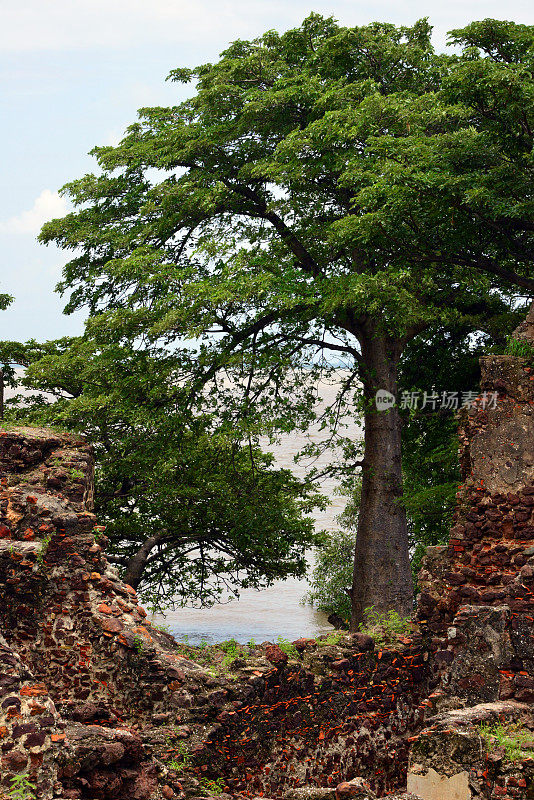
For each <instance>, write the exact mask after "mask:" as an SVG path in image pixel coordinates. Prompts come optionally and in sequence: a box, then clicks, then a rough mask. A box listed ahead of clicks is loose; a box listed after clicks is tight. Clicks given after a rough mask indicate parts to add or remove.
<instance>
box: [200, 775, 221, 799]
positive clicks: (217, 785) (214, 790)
mask: <svg viewBox="0 0 534 800" xmlns="http://www.w3.org/2000/svg"><path fill="white" fill-rule="evenodd" d="M200 785H201V787H202V788H203V789H205V790H206V791H207V792H209V793H210V794H214V795H218V794H222V793H223V792H224V787H225V780H224V778H217V779H216V780H211V779H210V778H201V780H200Z"/></svg>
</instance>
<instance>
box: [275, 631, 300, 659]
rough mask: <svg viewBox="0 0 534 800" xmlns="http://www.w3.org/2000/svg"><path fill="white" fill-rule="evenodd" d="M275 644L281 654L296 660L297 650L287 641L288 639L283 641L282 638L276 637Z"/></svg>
mask: <svg viewBox="0 0 534 800" xmlns="http://www.w3.org/2000/svg"><path fill="white" fill-rule="evenodd" d="M276 644H277V645H278V647H279V648H280V650H281V651H282V652H283V653H285V654H286V655H288V656H289V658H298V650H297V648H296V647H295V645H294V644H293V643H292V642H290V641H289V639H284V637H283V636H278V637H277V639H276Z"/></svg>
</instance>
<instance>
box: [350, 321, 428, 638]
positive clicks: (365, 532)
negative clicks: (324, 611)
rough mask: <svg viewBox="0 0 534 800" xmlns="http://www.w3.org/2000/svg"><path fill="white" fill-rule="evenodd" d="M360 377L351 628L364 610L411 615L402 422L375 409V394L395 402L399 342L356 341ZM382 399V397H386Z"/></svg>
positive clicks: (387, 410)
mask: <svg viewBox="0 0 534 800" xmlns="http://www.w3.org/2000/svg"><path fill="white" fill-rule="evenodd" d="M360 344H361V350H362V357H363V360H364V362H365V365H366V371H367V374H366V376H365V378H364V400H365V411H364V422H365V433H364V444H365V450H364V459H363V467H362V492H361V503H360V510H359V517H358V528H357V534H356V548H355V554H354V576H353V585H352V618H351V630H357V628H358V625H359V624H360V622H362V621H363V620H364V617H365V609H366V608H369V607H372V608H373V610H374V611H378V612H387V611H390V610H394V611H397V612H398V613H399V614H401V615H403V616H407V615H409V614H411V612H412V607H413V585H412V575H411V569H410V558H409V549H408V527H407V522H406V512H405V509H404V506H403V504H402V461H401V430H402V420H401V417H400V415H399V411H398V406H397V405H390V406H387V404H386V407H383V410H379V407H378V408H377V404H376V392H377V391H378V390H385V391H386V392H389V393H390V394H391V395H393V396H394V397H395V398H396V399H398V398H397V388H398V387H397V370H398V363H399V359H400V354H401V345H400V343H398V342H396V341H394V340H390V339H387V338H385V337H383V336H380V335H375V336H373V335H369V336H365V337H361V338H360ZM386 397H387V396H386Z"/></svg>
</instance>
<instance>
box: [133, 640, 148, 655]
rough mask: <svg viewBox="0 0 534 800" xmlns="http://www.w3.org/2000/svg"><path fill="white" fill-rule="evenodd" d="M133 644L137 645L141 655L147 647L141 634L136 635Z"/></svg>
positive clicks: (136, 647)
mask: <svg viewBox="0 0 534 800" xmlns="http://www.w3.org/2000/svg"><path fill="white" fill-rule="evenodd" d="M133 646H134V647H135V649H136V651H137V653H138V655H141V653H142V652H143V651H144V649H145V643H144V641H143V639H142V638H141V637H140V636H134V640H133Z"/></svg>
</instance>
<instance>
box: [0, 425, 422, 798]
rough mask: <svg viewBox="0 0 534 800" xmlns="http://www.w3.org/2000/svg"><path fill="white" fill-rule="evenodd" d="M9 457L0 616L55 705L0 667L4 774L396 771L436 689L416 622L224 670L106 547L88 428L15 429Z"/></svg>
mask: <svg viewBox="0 0 534 800" xmlns="http://www.w3.org/2000/svg"><path fill="white" fill-rule="evenodd" d="M0 468H1V474H0V480H1V492H0V537H1V538H0V630H1V631H2V633H3V636H4V637H5V647H6V652H9V654H10V657H11V654H13V657H14V658H16V659H17V665H18V667H17V668H18V669H23V670H24V674H25V675H26V676H27V678H26V679H25V681H26V682H25V683H24V684H21V686H22V689H21V690H20V691H23V692H26V691H27V692H30V691H31V692H32V693H33V695H31V696H32V697H33V699H32V700H31V703H35V702H37V700H38V699H39V698H41V701H40V707H41V706H42V707H43V708H44V709H46V710H47V714H45V712H44V711H43V712H42V713H43V720H41V721H40V722H39V725H40V728H39V730H35V729H34V725H36V724H37V722H38V721H39V720H37V719H36V721H35V722H32V727H31V728H27V729H26V728H21V727H20V726H21V725H23V724H26V717H27V716H28V714H30V715H31V714H32V713H34V715H35V716H36V718H37V717H38V716H39V715H38V714H37V712H32V711H28V710H27V704H26V705H24V704H22V705H21V704H20V703H19V700H20V697H19V694H20V693H19V689H18V684H17V685H15V683H13V682H12V681H11V682H10V680H9V679H7V678H6V679H4V678H2V679H0V686H2V694H3V697H4V699H3V703H2V704H1V706H0V708H1V711H0V717H1V719H0V726H3V727H0V731H4V729H5V731H4V734H3V739H2V740H1V745H0V746H1V752H2V761H1V764H2V770H1V777H0V786H3V787H4V790H5V789H6V787H10V786H11V785H12V783H11V782H12V780H13V777H14V776H15V775H20V774H22V775H27V777H28V780H29V781H30V782H33V783H35V784H36V785H37V786H38V796H39V797H40V798H43V800H48V798H51V797H53V796H54V797H58V798H59V797H71V798H95V800H96V799H99V798H102V800H120V798H127V797H128V798H136V799H137V798H139V800H144V799H145V798H147V799H148V798H150V797H152V796H157V794H156V793H157V792H158V791H159V789H158V785H161V786H164V787H165V790H166V792H167V795H166V796H167V797H173V796H179V795H180V793H181V792H182V790H183V789H185V790H186V792H187V793H189V794H191V793H192V794H194V793H196V794H199V793H200V794H202V792H204V794H205V793H206V791H207V789H206V787H207V786H208V785H209V784H208V781H209V780H214V779H216V780H218V781H219V782H220V781H221V780H222V781H223V782H224V783H225V785H226V786H227V787H228V789H230V790H232V791H247V792H250V793H255V792H258V791H263V792H266V791H269V792H271V793H280V792H282V791H284V790H286V789H288V788H291V787H298V786H302V785H304V784H306V783H310V784H312V785H331V784H332V785H335V783H336V782H339V781H341V780H344V779H346V778H351V777H353V776H355V775H367V776H368V777H369V778H370V779H371V781H372V784H373V786H374V787H375V788H376V789H377V790H378V791H385V790H389V789H393V788H396V787H397V786H399V785H400V784H402V781H403V774H404V773H405V771H406V766H407V759H408V745H407V741H406V733H407V732H413V731H414V730H416V729H418V728H420V727H421V725H422V721H423V717H424V711H425V707H426V704H425V703H424V702H423V701H424V698H425V696H426V694H427V692H428V686H427V671H428V670H427V653H426V650H425V647H424V645H423V642H422V640H421V637H417V636H415V637H413V638H407V639H405V640H404V641H399V642H398V646H397V647H395V648H394V649H391V650H382V651H379V650H378V649H375V648H374V643H373V641H372V640H371V639H369V637H362V636H361V635H357V636H355V637H351V636H346V637H344V638H343V640H342V641H340V642H339V643H337V644H335V645H334V644H332V645H325V643H324V642H313V641H304V642H300V644H299V643H297V646H298V650H296V651H295V652H297V653H298V655H297V656H296V658H292V659H291V660H288V656H287V654H285V653H283V652H282V651H281V650H280V648H279V647H277V646H271V647H267V648H258V649H257V652H256V653H255V655H254V657H253V658H252V659H249V660H248V661H247V662H243V664H241V665H240V664H239V662H236V665H234V667H233V671H232V673H231V674H227V673H226V672H222V673H218V674H213V673H212V672H211V671H210V670H209V669H206V668H204V667H202V666H200V665H199V664H196V663H194V662H193V661H191V660H190V659H189V658H187V657H186V656H184V654H183V653H181V652H180V650H179V647H178V645H177V644H176V642H174V640H173V639H172V637H170V636H168V635H167V634H164V633H162V632H160V631H158V630H156V629H154V628H153V627H152V625H151V624H150V622H149V621H148V620H147V616H146V612H145V611H144V610H143V609H142V608H141V607H140V606H139V605H138V603H137V598H136V594H135V592H134V591H133V589H132V588H131V587H129V586H127V585H125V584H123V583H122V582H121V581H120V579H119V578H118V575H117V573H116V572H115V570H114V569H113V568H111V567H110V566H109V564H108V563H107V561H106V559H105V556H104V553H103V546H104V545H105V537H102V535H101V531H99V530H98V526H96V525H95V523H96V519H95V517H94V514H93V512H92V483H93V459H92V453H91V448H90V447H89V446H88V445H87V444H86V443H85V442H84V441H83V440H77V439H76V438H75V437H71V436H67V435H63V434H57V433H53V432H51V431H45V430H39V429H34V428H22V429H20V428H19V429H14V430H6V431H4V432H2V434H1V435H0ZM1 680H5V681H6V682H5V684H2V683H1ZM26 684H27V685H28V687H29V688H26ZM32 707H33V708H35V707H36V706H32ZM13 709H14V710H13ZM7 722H9V725H8V724H7ZM21 731H23V733H22V734H21ZM177 731H178V733H177ZM176 736H178V741H179V742H181V745H180V747H178V748H176V747H174V749H173V741H174V740H175V739H176ZM184 752H186V753H187V758H186V759H185V761H186V763H185V764H184V763H182V764H181V768H180V769H173V761H174V763H176V760H177V759H178V761H180V759H182V761H183V760H184V756H183V753H184ZM173 753H174V754H175V755H174V756H173V755H172V754H173ZM176 753H178V755H177V756H176ZM169 754H170V755H169Z"/></svg>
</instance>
